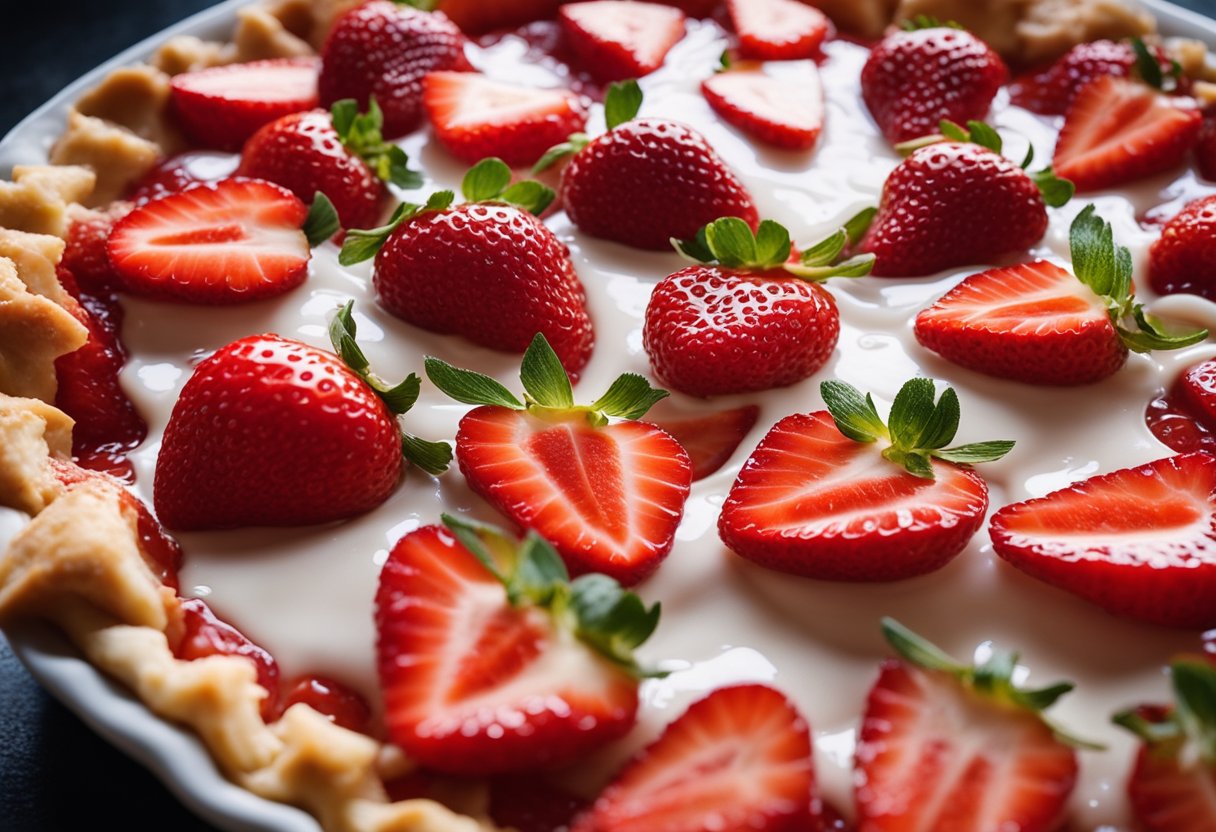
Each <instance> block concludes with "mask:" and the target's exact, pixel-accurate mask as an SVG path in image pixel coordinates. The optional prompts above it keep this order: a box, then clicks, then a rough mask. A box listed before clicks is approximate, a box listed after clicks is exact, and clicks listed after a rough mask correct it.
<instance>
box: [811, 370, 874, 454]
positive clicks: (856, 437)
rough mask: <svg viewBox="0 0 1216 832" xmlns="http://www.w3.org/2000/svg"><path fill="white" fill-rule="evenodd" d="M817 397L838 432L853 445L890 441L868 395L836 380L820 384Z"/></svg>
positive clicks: (872, 400)
mask: <svg viewBox="0 0 1216 832" xmlns="http://www.w3.org/2000/svg"><path fill="white" fill-rule="evenodd" d="M819 393H820V395H821V396H823V401H824V402H825V403H826V404H827V406H828V412H829V413H830V414H831V415H832V420H833V421H834V422H836V427H837V429H838V430H839V431H840V432H841V433H843V434H844V435H845V436H847V437H849V438H850V439H852V440H853V441H854V442H874V441H876V440H878V439H887V438H889V436H890V435H889V434H888V433H887V426H886V425H885V424H884V423H883V421H882V417H881V416H879V415H878V410H877V409H876V408H875V407H874V399H873V398H871V397H870V394H869V393H867V394H865V395H864V396H863V395H862V394H861V391H860V390H858V389H857V388H856V387H854V386H853V385H851V384H848V383H847V382H843V381H839V380H837V379H829V380H827V381H824V382H822V383H820V385H819Z"/></svg>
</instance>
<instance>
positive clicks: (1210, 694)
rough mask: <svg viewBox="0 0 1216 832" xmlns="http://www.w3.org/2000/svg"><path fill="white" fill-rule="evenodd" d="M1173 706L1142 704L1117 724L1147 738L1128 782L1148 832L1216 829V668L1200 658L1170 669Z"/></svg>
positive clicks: (1119, 716)
mask: <svg viewBox="0 0 1216 832" xmlns="http://www.w3.org/2000/svg"><path fill="white" fill-rule="evenodd" d="M1170 678H1171V679H1172V681H1173V688H1174V707H1173V708H1160V707H1153V706H1143V707H1140V708H1137V709H1135V710H1130V711H1125V712H1123V713H1120V714H1117V715H1116V716H1115V719H1114V721H1115V722H1116V724H1118V725H1121V726H1123V727H1124V728H1127V729H1128V730H1130V731H1131V732H1132V733H1134V734H1136V735H1137V736H1138V737H1140V739H1141V740H1142V745H1141V746H1140V750H1139V752H1138V753H1137V755H1136V764H1135V767H1134V768H1133V770H1132V774H1131V777H1130V779H1129V780H1128V784H1127V794H1128V797H1129V798H1130V799H1131V804H1132V811H1133V812H1134V813H1135V816H1136V820H1137V821H1139V822H1140V825H1141V827H1140V828H1142V829H1143V830H1144V832H1209V830H1212V829H1216V667H1213V665H1212V664H1211V662H1209V661H1206V660H1205V659H1203V658H1201V657H1196V658H1194V659H1190V658H1184V659H1180V660H1178V661H1175V662H1173V663H1172V664H1171V665H1170Z"/></svg>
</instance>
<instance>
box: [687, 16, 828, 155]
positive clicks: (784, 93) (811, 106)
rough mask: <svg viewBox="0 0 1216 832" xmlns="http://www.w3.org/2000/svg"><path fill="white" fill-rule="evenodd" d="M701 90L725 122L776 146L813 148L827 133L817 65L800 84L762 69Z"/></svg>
mask: <svg viewBox="0 0 1216 832" xmlns="http://www.w3.org/2000/svg"><path fill="white" fill-rule="evenodd" d="M789 2H791V3H793V4H794V5H795V6H799V7H801V8H806V9H810V8H811V7H810V6H802V5H801V4H800V3H797V2H795V0H789ZM701 92H702V94H703V95H704V96H705V100H706V101H708V102H709V106H711V107H713V108H714V112H716V113H717V114H718V115H720V116H721V117H722V118H723V120H725V121H727V122H729V123H730V124H733V125H734V126H735V127H738V128H739V129H740V130H742V131H743V132H744V133H747V134H748V135H751V136H754V137H755V138H757V139H759V140H760V141H762V142H766V143H768V144H771V145H774V146H776V147H784V148H788V149H790V150H810V149H811V148H812V147H814V146H815V142H816V141H818V140H819V133H820V132H821V131H822V130H823V116H824V110H823V86H822V85H821V84H820V83H819V72H818V71H817V70H816V69H815V68H814V65H813V64H812V65H808V66H807V69H806V72H805V73H804V74H803V75H802V77H801V78H799V79H798V80H797V81H793V80H787V79H782V78H775V77H773V76H770V75H766V74H765V73H764V72H763V71H762V70H759V69H732V70H731V71H729V72H719V73H718V74H716V75H714V76H712V77H710V78H707V79H706V80H705V81H703V82H702V84H701Z"/></svg>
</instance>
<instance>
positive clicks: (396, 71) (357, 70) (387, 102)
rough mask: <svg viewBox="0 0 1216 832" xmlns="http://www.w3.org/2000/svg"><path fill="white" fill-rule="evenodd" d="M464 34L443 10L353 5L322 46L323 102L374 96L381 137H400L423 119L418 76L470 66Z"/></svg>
mask: <svg viewBox="0 0 1216 832" xmlns="http://www.w3.org/2000/svg"><path fill="white" fill-rule="evenodd" d="M466 42H467V41H466V40H465V37H464V35H462V34H461V33H460V30H459V29H457V28H456V26H455V25H454V24H453V23H452V21H450V20H448V18H447V17H446V16H445V15H443V14H442V13H441V12H423V11H419V10H417V9H415V8H412V7H410V6H404V5H398V4H397V3H393V2H391V0H372V2H368V3H362V4H360V5H358V6H355V7H354V8H353V9H351V10H350V11H348V12H347V13H346V14H344V15H342V17H340V18H338V21H337V22H336V23H335V24H334V27H333V28H332V29H331V30H330V32H329V36H328V37H327V38H326V40H325V45H324V46H323V47H322V49H321V61H322V64H321V75H320V78H319V79H318V82H317V89H318V92H319V93H320V97H321V105H322V106H324V107H327V108H328V107H331V106H332V105H333V104H334V102H336V101H340V100H341V99H344V98H353V99H355V100H356V101H357V102H358V103H359V109H360V110H361V111H362V110H366V109H367V107H368V99H369V97H371V96H375V98H376V101H377V103H378V104H379V105H380V108H381V109H382V110H383V111H384V136H385V138H390V139H391V138H396V137H398V136H402V135H404V134H406V133H408V132H410V131H411V130H413V129H414V128H416V127H417V126H418V125H419V124H420V123H421V121H422V116H423V111H422V79H423V76H425V75H426V74H427V73H428V72H434V71H436V70H443V69H454V70H457V71H465V70H469V69H471V68H472V67H471V66H470V65H469V62H468V59H467V58H466V57H465V54H464V48H465V44H466Z"/></svg>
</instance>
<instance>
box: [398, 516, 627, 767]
mask: <svg viewBox="0 0 1216 832" xmlns="http://www.w3.org/2000/svg"><path fill="white" fill-rule="evenodd" d="M376 630H377V634H378V635H377V644H376V650H377V655H378V666H379V671H380V682H381V687H382V690H383V694H384V709H385V727H386V729H387V731H388V735H389V738H390V739H391V740H392V742H394V743H395V744H397V745H399V746H401V748H403V749H404V750H405V752H406V753H407V754H408V755H409V756H410V757H411V758H413V759H414V760H416V761H418V762H419V763H421V764H423V765H425V766H428V767H430V768H433V769H436V770H439V771H443V772H447V773H451V774H480V775H484V774H497V773H504V772H512V771H525V770H531V769H536V768H540V767H548V766H560V765H564V764H566V763H569V762H570V761H572V760H575V759H577V758H579V757H581V756H583V755H584V754H586V753H588V752H590V751H592V750H594V749H595V748H598V747H599V746H602V745H603V744H604V743H606V742H609V741H611V740H614V739H617V738H619V737H620V736H622V735H623V734H624V733H626V732H627V731H628V730H629V729H630V728H631V727H633V723H634V720H635V718H636V713H637V707H638V695H637V686H638V683H637V680H636V679H635V678H633V677H632V676H630V675H629V674H628V673H627V672H626V671H624V670H623V669H621V668H619V667H617V666H615V665H612V664H610V663H609V662H607V661H605V660H604V659H602V658H600V657H599V656H598V655H596V654H595V653H593V652H592V651H590V650H589V649H588V648H587V647H586V646H585V645H583V644H581V643H580V642H578V641H576V640H575V639H574V638H573V637H572V636H570V635H569V634H563V633H562V632H560V631H558V630H557V629H556V628H555V627H554V625H553V623H552V621H551V620H550V619H549V618H548V617H547V616H546V614H545V613H543V612H541V611H540V610H538V609H536V608H534V607H531V608H529V607H525V608H517V607H512V606H511V605H510V604H509V603H508V601H507V594H506V591H505V589H504V588H503V586H502V584H501V583H500V582H499V581H498V579H496V578H495V577H494V576H493V575H492V574H491V573H490V572H489V571H488V570H487V569H486V567H485V566H484V565H483V564H482V563H481V561H479V560H478V559H477V558H476V557H475V556H474V555H473V554H472V553H470V552H469V551H468V550H467V549H465V547H464V546H462V545H461V544H460V543H458V542H457V541H456V539H455V538H454V537H453V536H452V534H451V533H450V532H448V531H447V530H446V529H443V528H441V527H438V526H424V527H422V528H421V529H418V530H417V531H415V532H412V533H410V534H408V535H406V536H405V537H403V538H402V539H401V540H400V541H399V542H398V543H397V545H396V546H394V547H393V550H392V552H391V553H390V554H389V558H388V561H387V562H386V563H385V565H384V569H383V570H382V571H381V573H380V586H379V589H378V590H377V593H376Z"/></svg>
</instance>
